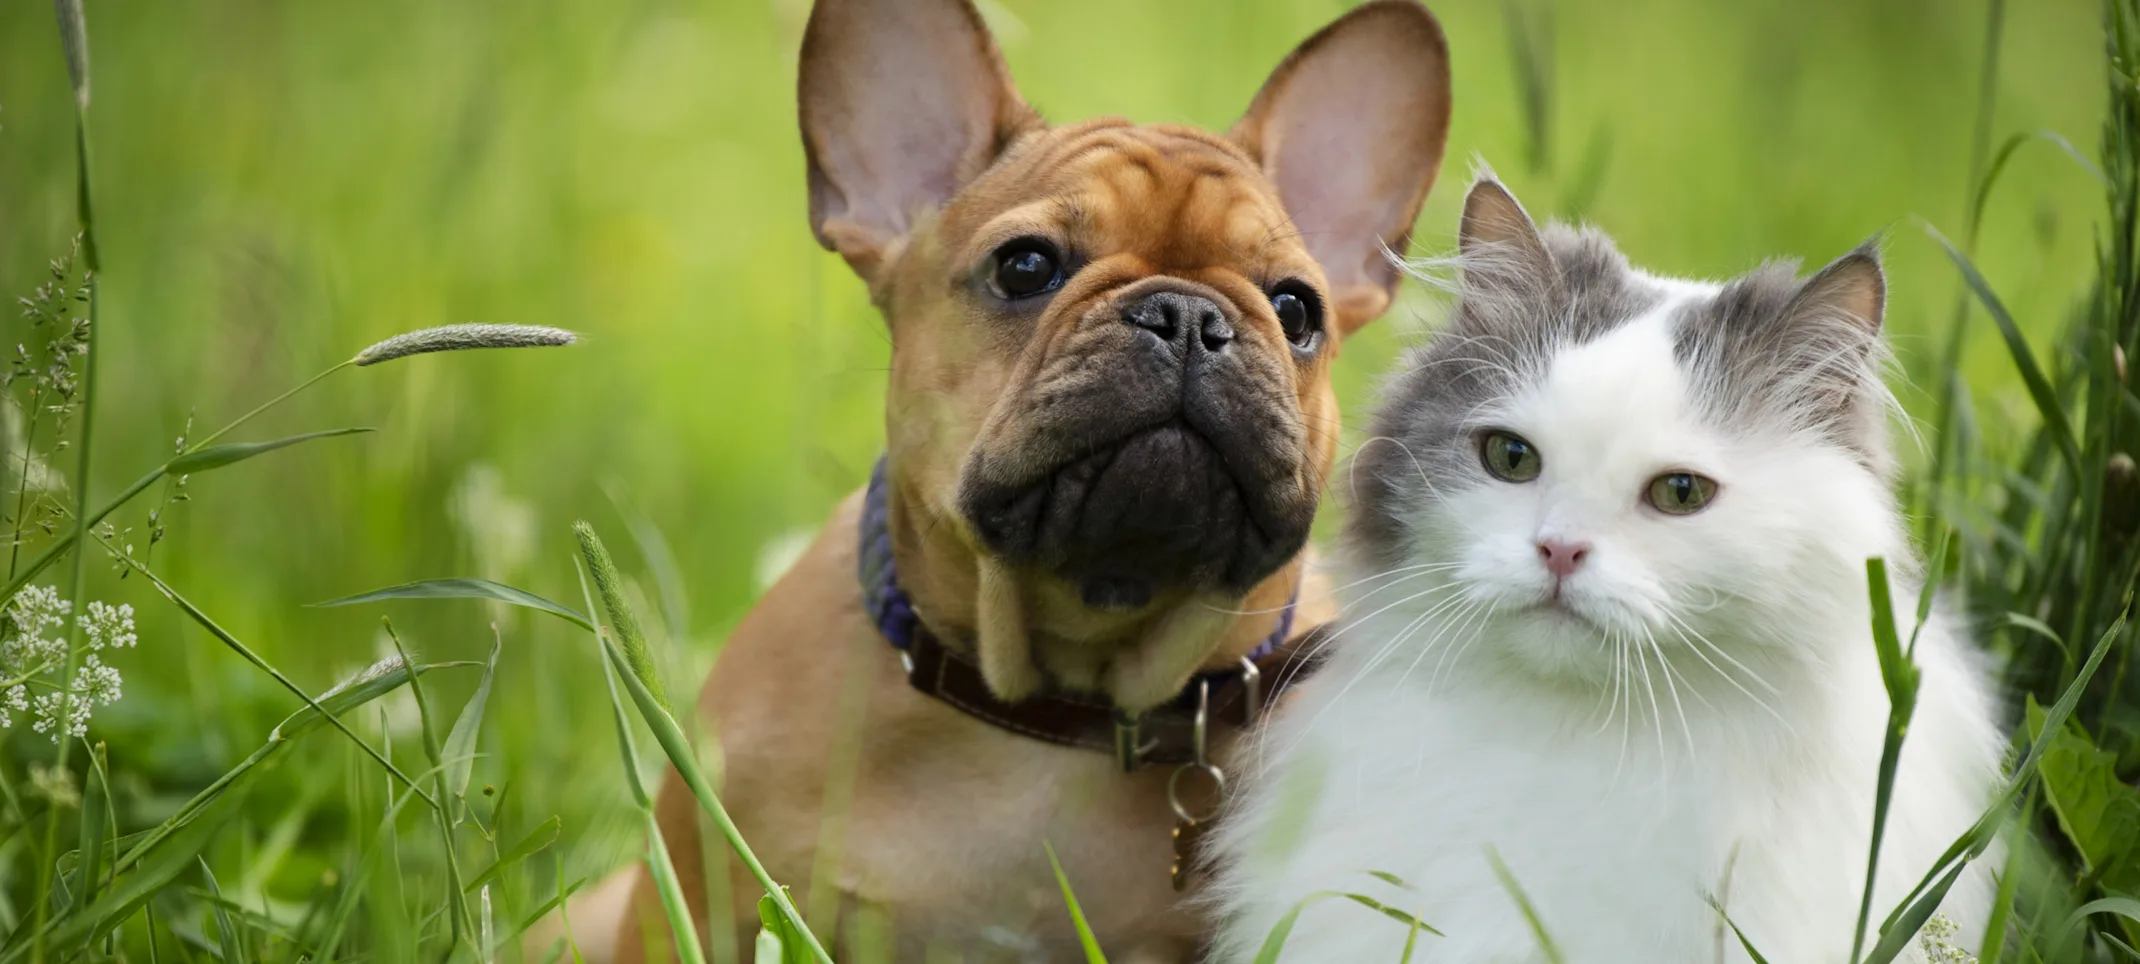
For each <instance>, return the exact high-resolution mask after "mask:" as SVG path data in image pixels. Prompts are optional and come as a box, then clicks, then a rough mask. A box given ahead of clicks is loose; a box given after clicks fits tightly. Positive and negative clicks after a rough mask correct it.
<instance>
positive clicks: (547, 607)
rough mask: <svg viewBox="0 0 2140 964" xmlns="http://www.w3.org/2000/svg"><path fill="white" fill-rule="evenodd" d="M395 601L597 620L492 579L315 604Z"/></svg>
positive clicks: (407, 587) (589, 623)
mask: <svg viewBox="0 0 2140 964" xmlns="http://www.w3.org/2000/svg"><path fill="white" fill-rule="evenodd" d="M391 599H489V600H495V601H497V602H503V603H510V604H512V605H515V606H522V607H526V608H528V609H534V610H539V611H541V612H546V613H549V614H551V615H553V616H558V617H561V618H563V619H564V620H565V621H567V622H570V623H571V624H573V625H574V626H578V627H579V628H581V629H585V630H590V631H591V630H593V629H594V621H593V620H592V619H589V618H588V617H586V616H583V615H581V614H580V613H579V612H577V611H575V610H574V609H572V608H571V607H569V606H565V605H561V604H559V603H554V602H551V601H550V600H547V599H544V598H542V597H541V596H538V595H535V594H534V593H531V592H528V591H527V590H524V589H515V588H513V587H511V586H507V585H503V584H500V583H495V582H491V581H490V580H488V579H426V580H423V581H421V582H410V583H403V584H401V585H399V586H388V587H386V588H385V589H374V590H372V591H371V592H364V593H358V594H356V595H354V596H344V597H342V598H340V599H330V600H328V601H326V602H318V603H313V604H312V605H314V606H322V607H324V606H354V605H357V604H359V603H373V602H385V601H387V600H391Z"/></svg>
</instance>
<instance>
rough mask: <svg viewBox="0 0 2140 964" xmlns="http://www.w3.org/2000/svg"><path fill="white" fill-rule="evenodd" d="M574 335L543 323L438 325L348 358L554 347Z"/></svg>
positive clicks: (370, 361) (362, 360)
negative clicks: (485, 349)
mask: <svg viewBox="0 0 2140 964" xmlns="http://www.w3.org/2000/svg"><path fill="white" fill-rule="evenodd" d="M578 338H579V336H578V335H575V334H573V333H572V332H569V331H566V330H564V329H563V328H551V327H548V326H545V325H478V324H467V325H442V326H440V327H437V328H425V329H423V330H421V331H411V332H405V333H403V334H399V335H395V336H394V337H392V338H389V339H387V340H385V341H382V342H379V343H378V344H376V345H373V346H371V347H370V348H366V349H364V350H363V351H360V352H358V353H357V357H356V358H354V359H351V360H352V361H354V362H355V363H356V364H358V365H360V366H361V365H377V364H379V363H380V362H388V361H393V360H394V359H396V358H407V357H408V356H410V355H427V354H430V353H432V352H438V351H467V350H469V349H471V348H547V347H555V346H559V345H569V344H572V343H573V342H574V341H576V340H578Z"/></svg>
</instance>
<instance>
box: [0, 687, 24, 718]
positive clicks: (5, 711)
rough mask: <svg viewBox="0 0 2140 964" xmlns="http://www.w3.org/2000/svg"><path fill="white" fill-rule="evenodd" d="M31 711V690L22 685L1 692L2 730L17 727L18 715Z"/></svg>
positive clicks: (0, 712) (0, 713)
mask: <svg viewBox="0 0 2140 964" xmlns="http://www.w3.org/2000/svg"><path fill="white" fill-rule="evenodd" d="M29 711H30V688H29V687H28V686H25V685H23V684H21V683H17V684H15V685H13V686H10V687H8V688H7V689H6V690H5V691H0V729H6V728H8V727H11V726H14V725H15V714H16V713H28V712H29Z"/></svg>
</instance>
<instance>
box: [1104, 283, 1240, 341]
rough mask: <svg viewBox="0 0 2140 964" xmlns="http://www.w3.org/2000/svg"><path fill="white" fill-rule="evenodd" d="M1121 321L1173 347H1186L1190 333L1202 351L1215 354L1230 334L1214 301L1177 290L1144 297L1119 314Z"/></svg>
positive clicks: (1222, 314) (1228, 338)
mask: <svg viewBox="0 0 2140 964" xmlns="http://www.w3.org/2000/svg"><path fill="white" fill-rule="evenodd" d="M1122 320H1123V321H1126V322H1128V323H1130V324H1132V325H1135V326H1137V327H1139V328H1142V329H1144V330H1145V331H1148V332H1151V333H1152V334H1153V336H1154V337H1157V338H1158V339H1159V340H1160V341H1161V342H1164V343H1166V344H1167V345H1169V346H1171V347H1174V348H1186V347H1188V341H1189V337H1190V333H1191V332H1194V333H1195V337H1196V339H1197V340H1198V341H1199V342H1200V343H1201V344H1202V345H1203V346H1204V350H1205V351H1212V352H1215V351H1219V350H1221V349H1223V348H1225V347H1226V346H1227V345H1228V344H1230V343H1231V342H1232V341H1233V335H1234V333H1233V325H1231V324H1229V323H1227V321H1226V312H1224V311H1221V310H1219V306H1218V303H1217V302H1214V301H1212V300H1211V299H1209V298H1205V297H1202V296H1199V295H1191V294H1183V293H1182V292H1179V291H1161V292H1157V293H1154V294H1150V295H1147V296H1145V297H1144V298H1143V299H1142V300H1140V301H1138V302H1137V303H1136V304H1134V305H1131V306H1130V307H1129V310H1127V311H1124V312H1123V313H1122Z"/></svg>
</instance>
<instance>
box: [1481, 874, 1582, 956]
mask: <svg viewBox="0 0 2140 964" xmlns="http://www.w3.org/2000/svg"><path fill="white" fill-rule="evenodd" d="M1486 859H1487V861H1488V862H1489V863H1492V864H1493V866H1494V876H1495V877H1496V878H1499V879H1500V881H1501V887H1502V889H1503V890H1506V891H1508V896H1509V899H1511V900H1514V901H1515V902H1516V908H1517V909H1518V910H1520V911H1522V912H1523V921H1524V923H1525V924H1527V925H1529V926H1530V928H1531V936H1532V937H1533V938H1535V939H1536V940H1537V941H1538V949H1539V951H1540V952H1542V953H1544V954H1545V956H1546V960H1547V961H1550V962H1552V964H1567V961H1568V958H1567V956H1566V955H1564V954H1562V953H1561V952H1560V945H1558V944H1555V943H1553V935H1552V934H1551V933H1548V932H1547V931H1546V922H1545V920H1544V919H1543V918H1541V917H1539V916H1538V908H1537V907H1534V906H1532V904H1531V898H1530V896H1529V895H1527V894H1525V893H1524V892H1523V887H1522V886H1521V885H1519V884H1517V883H1516V875H1515V874H1513V873H1510V872H1509V869H1508V864H1506V863H1504V862H1502V860H1501V853H1500V851H1497V850H1495V849H1494V848H1493V847H1492V846H1490V845H1489V846H1488V847H1487V848H1486Z"/></svg>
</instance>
